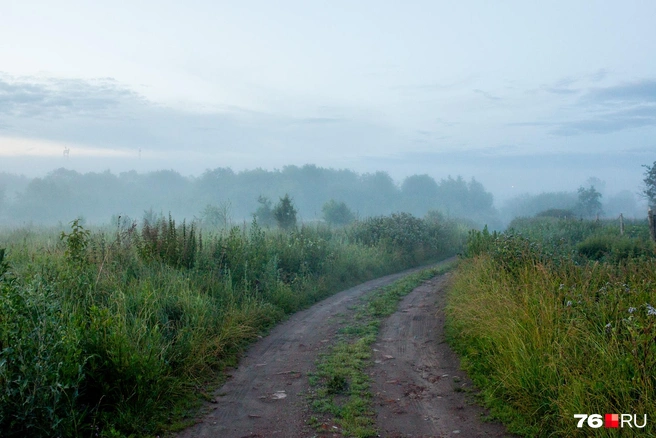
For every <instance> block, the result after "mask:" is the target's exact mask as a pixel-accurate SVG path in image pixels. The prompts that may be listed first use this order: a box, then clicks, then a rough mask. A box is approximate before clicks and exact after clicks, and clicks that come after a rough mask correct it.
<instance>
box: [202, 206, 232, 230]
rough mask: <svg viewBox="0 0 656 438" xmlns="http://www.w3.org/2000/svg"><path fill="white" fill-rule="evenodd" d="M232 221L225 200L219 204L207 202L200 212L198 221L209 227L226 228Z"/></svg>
mask: <svg viewBox="0 0 656 438" xmlns="http://www.w3.org/2000/svg"><path fill="white" fill-rule="evenodd" d="M231 221H232V218H231V217H230V203H229V202H226V203H223V204H221V205H219V206H216V205H212V204H207V205H206V206H205V208H204V209H203V211H202V212H201V213H200V222H201V223H202V224H203V225H204V226H207V227H211V228H218V227H223V228H228V225H229V224H230V222H231Z"/></svg>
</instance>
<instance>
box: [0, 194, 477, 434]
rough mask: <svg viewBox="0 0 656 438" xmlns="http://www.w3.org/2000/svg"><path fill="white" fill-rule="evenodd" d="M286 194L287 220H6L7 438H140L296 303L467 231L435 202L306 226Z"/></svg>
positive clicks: (0, 307) (447, 244) (2, 263)
mask: <svg viewBox="0 0 656 438" xmlns="http://www.w3.org/2000/svg"><path fill="white" fill-rule="evenodd" d="M286 198H287V201H289V202H287V201H283V200H284V199H285V198H282V199H281V204H280V205H283V206H286V207H284V209H283V210H280V211H276V209H275V208H271V211H272V216H273V219H272V220H278V221H279V222H280V224H279V225H280V228H279V229H263V228H262V227H261V226H260V225H259V224H258V223H257V222H256V221H253V222H252V223H251V224H250V225H243V226H240V227H230V226H228V227H227V228H216V227H204V228H200V227H199V224H198V223H196V222H192V223H187V222H176V221H175V220H174V219H173V218H172V217H170V216H169V217H168V218H166V217H161V216H159V217H157V216H155V215H153V214H152V212H149V213H148V214H146V217H145V219H144V221H143V222H142V223H141V224H139V225H137V224H136V223H134V222H132V221H130V220H126V219H120V218H118V219H117V220H116V224H115V225H114V226H112V227H106V228H104V229H94V230H90V229H87V228H86V227H85V226H84V225H83V224H82V223H81V222H80V221H79V220H76V221H74V222H72V223H71V224H70V227H69V228H68V229H65V230H63V231H62V230H53V229H36V228H33V227H26V228H18V229H13V230H5V231H3V232H2V233H1V235H0V248H2V249H0V387H1V388H3V390H2V392H0V430H1V431H2V436H6V437H19V436H20V437H23V436H31V437H58V436H59V437H65V436H100V437H121V436H135V437H138V436H152V435H154V434H156V433H160V432H161V431H164V430H174V429H176V428H180V427H183V426H184V425H185V414H187V413H188V412H190V409H191V408H193V406H194V403H195V402H197V401H198V400H199V397H203V395H204V394H206V392H205V391H206V390H207V389H206V388H207V387H208V385H209V387H210V388H211V387H212V385H216V384H217V383H218V381H217V376H220V375H221V373H218V372H217V371H219V370H221V369H222V368H224V367H225V366H226V365H231V364H234V363H236V360H237V357H238V354H239V352H240V351H242V350H243V348H244V347H245V346H246V345H247V344H248V343H249V342H251V341H252V340H254V339H255V338H257V336H258V335H259V334H262V333H263V332H265V331H266V330H268V329H269V328H270V327H272V326H273V325H274V324H276V323H277V322H279V321H281V320H282V319H284V318H285V317H286V316H287V315H289V314H291V313H293V312H295V311H297V310H299V309H301V308H304V307H307V306H309V305H311V304H313V303H315V302H317V301H318V300H321V299H322V298H324V297H326V296H328V295H330V294H332V293H335V292H337V291H339V290H341V289H343V288H345V287H348V286H350V285H353V284H357V283H358V282H362V281H365V280H368V279H371V278H374V277H377V276H381V275H384V274H387V273H391V272H397V271H400V270H403V269H405V268H408V267H411V266H417V265H421V264H424V263H428V262H431V261H435V260H439V259H442V258H445V257H448V256H450V255H453V254H455V253H456V252H457V251H460V250H461V248H462V245H463V243H464V240H465V237H466V231H465V230H466V228H465V227H463V226H461V225H459V224H458V223H455V222H453V221H449V220H446V219H444V218H443V217H442V216H441V215H439V214H437V213H433V214H430V215H427V216H426V218H424V219H418V218H415V217H414V216H412V215H409V214H394V215H391V216H379V217H374V218H370V219H366V220H363V221H355V222H353V223H352V224H350V225H348V226H346V227H344V228H329V227H327V226H324V225H311V226H309V225H297V224H296V218H295V210H294V208H293V204H292V203H291V199H290V198H289V197H286ZM262 205H263V206H265V207H266V206H268V207H272V206H271V205H269V204H267V203H266V202H264V203H262ZM337 207H339V205H337ZM223 213H225V212H224V211H221V210H216V209H214V210H212V209H210V211H208V214H214V215H215V216H217V217H216V218H215V219H216V222H215V223H214V225H220V224H221V223H224V224H227V223H228V222H227V221H224V220H223V219H225V217H223V216H225V215H223V216H222V214H223ZM278 213H280V214H278ZM293 216H294V217H293ZM222 217H223V219H222ZM292 217H293V220H292Z"/></svg>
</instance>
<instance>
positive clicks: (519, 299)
mask: <svg viewBox="0 0 656 438" xmlns="http://www.w3.org/2000/svg"><path fill="white" fill-rule="evenodd" d="M577 222H578V221H577ZM541 223H543V222H542V221H537V222H534V225H535V224H541ZM561 226H562V227H563V228H564V230H565V231H563V230H559V229H558V228H557V227H558V223H557V222H553V221H551V220H550V222H549V227H551V228H549V229H548V232H547V234H550V235H553V234H557V235H562V236H564V237H563V238H564V239H566V240H567V242H566V243H563V244H560V247H559V249H558V250H554V248H555V247H554V245H553V241H549V239H542V240H539V239H537V238H535V237H533V238H530V239H528V238H526V237H524V235H519V234H515V233H512V232H511V233H506V234H502V235H492V234H489V233H487V235H483V233H480V234H476V233H474V234H473V235H472V236H471V237H472V238H471V241H470V242H471V243H472V244H473V245H470V251H469V256H470V257H469V258H468V259H466V260H463V261H462V263H461V264H460V266H459V269H458V272H457V275H456V277H455V280H454V282H453V285H452V288H451V290H450V294H449V299H448V307H447V315H448V327H447V329H448V336H449V342H450V344H451V345H452V346H453V348H454V349H455V350H456V351H458V352H459V353H460V354H461V355H462V357H463V366H464V367H465V369H467V370H468V372H469V373H470V375H471V376H472V378H473V379H474V381H475V383H476V384H477V385H478V386H479V387H481V388H482V394H483V397H484V399H485V401H486V403H487V404H488V405H489V406H490V407H491V408H492V410H493V413H494V415H495V416H496V417H498V418H500V419H502V420H503V421H504V422H505V423H506V424H508V426H509V428H510V430H511V431H513V432H516V433H519V434H522V435H524V436H531V437H547V436H549V437H554V436H556V437H561V436H562V437H571V436H589V435H590V434H591V433H593V432H594V436H617V431H616V430H613V429H603V428H602V429H597V430H593V429H589V428H587V429H586V428H583V429H577V428H576V421H575V419H574V417H573V415H574V414H581V413H583V414H602V415H603V414H605V413H630V414H639V415H642V414H647V415H648V416H649V418H650V419H651V417H652V416H653V415H654V413H656V342H654V341H655V340H656V310H654V307H652V306H654V305H656V258H655V257H654V247H653V244H652V243H650V242H644V241H640V242H639V245H638V246H639V248H640V249H639V251H637V252H635V253H624V254H622V256H621V257H616V256H614V255H613V253H612V251H608V252H606V253H605V254H604V255H603V256H602V257H597V254H595V256H594V257H592V260H591V259H590V258H587V257H586V255H588V254H587V253H586V251H581V248H585V246H582V244H581V243H579V242H578V240H579V239H582V240H583V242H584V243H585V242H591V241H593V240H591V239H599V241H600V242H609V241H610V242H618V241H619V242H625V243H626V242H628V244H632V241H631V240H630V239H632V238H631V237H623V238H620V237H619V236H613V235H612V234H611V233H610V232H609V230H608V229H607V228H605V227H604V226H603V224H601V225H599V224H590V223H587V224H586V223H583V224H580V223H578V224H574V225H572V223H571V221H562V222H561ZM586 227H589V228H594V229H595V230H596V231H594V232H591V233H590V234H586V233H579V234H578V235H577V236H576V237H572V236H568V235H567V230H572V229H574V230H575V231H577V230H578V231H580V230H581V229H583V228H586ZM525 231H530V233H528V234H532V235H533V236H540V235H542V236H544V234H542V231H541V230H539V229H538V230H532V231H531V230H530V229H523V230H522V232H525ZM578 231H577V232H578ZM639 234H640V235H642V234H643V231H642V230H641V231H640V233H639ZM650 421H652V422H653V420H650ZM654 430H655V429H654V427H653V425H650V424H649V423H648V426H647V428H646V429H641V430H639V429H634V430H633V432H632V431H631V430H628V429H626V430H624V429H623V430H622V433H623V434H627V433H628V434H631V433H635V434H640V436H655V432H654Z"/></svg>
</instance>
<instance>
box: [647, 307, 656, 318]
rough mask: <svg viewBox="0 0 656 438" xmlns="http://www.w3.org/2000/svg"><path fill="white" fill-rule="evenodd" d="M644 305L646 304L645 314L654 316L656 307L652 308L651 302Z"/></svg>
mask: <svg viewBox="0 0 656 438" xmlns="http://www.w3.org/2000/svg"><path fill="white" fill-rule="evenodd" d="M645 306H647V315H649V316H656V309H654V308H653V307H652V305H651V304H645Z"/></svg>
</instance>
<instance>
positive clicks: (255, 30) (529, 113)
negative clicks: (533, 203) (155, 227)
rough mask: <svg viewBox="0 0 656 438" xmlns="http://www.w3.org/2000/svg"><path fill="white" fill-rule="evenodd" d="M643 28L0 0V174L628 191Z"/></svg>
mask: <svg viewBox="0 0 656 438" xmlns="http://www.w3.org/2000/svg"><path fill="white" fill-rule="evenodd" d="M655 20H656V2H653V1H626V0H624V1H614V2H610V1H601V0H595V1H571V0H567V1H560V0H559V1H550V2H543V1H540V2H538V1H535V2H529V1H460V2H454V1H383V0H376V1H352V0H349V1H338V0H331V1H318V0H305V1H276V2H274V1H209V0H208V1H200V0H187V1H185V2H171V1H163V0H158V1H139V0H133V1H114V2H90V1H68V0H61V1H58V2H53V1H50V0H47V1H35V0H22V1H14V0H0V171H14V172H22V173H26V174H28V175H38V174H43V173H45V172H47V171H49V170H52V169H54V168H57V167H61V166H66V167H69V168H74V169H76V170H79V171H88V170H105V169H110V170H112V171H114V172H120V171H124V170H127V169H132V168H135V169H138V170H152V169H158V168H173V169H176V170H178V171H180V172H181V173H183V174H186V175H189V174H194V175H198V174H200V173H202V172H203V171H204V170H205V169H207V168H215V167H232V168H233V169H234V170H241V169H250V168H255V167H263V168H267V169H274V168H280V167H282V166H284V165H286V164H296V165H302V164H306V163H314V164H317V165H319V166H324V167H335V168H344V167H347V168H351V169H354V170H356V171H360V172H366V171H374V170H385V171H388V172H389V173H390V174H391V175H392V176H393V177H394V178H395V179H397V180H401V179H402V178H403V177H404V176H406V175H409V174H414V173H428V174H429V175H431V176H433V177H435V178H436V179H440V178H443V177H446V176H447V175H449V174H450V175H453V176H455V175H462V176H464V177H466V178H470V177H472V176H474V177H476V178H477V179H478V180H480V181H481V182H483V183H484V185H485V186H486V188H488V189H490V190H492V191H493V192H494V193H495V195H497V197H500V198H503V197H508V196H512V194H514V193H522V192H526V191H530V192H540V191H545V190H575V189H576V188H577V187H578V186H579V185H581V184H583V183H584V182H585V181H586V180H587V179H588V177H591V176H595V177H598V178H601V179H602V180H605V181H606V183H607V184H606V188H607V189H609V190H611V191H613V192H615V191H619V190H622V189H628V190H631V191H633V192H637V191H639V190H640V183H641V179H642V173H643V169H642V168H641V167H640V165H641V164H651V163H652V162H654V161H656V135H655V134H656V56H654V54H655V53H656V25H654V22H655ZM65 148H68V149H69V150H70V153H69V156H68V158H66V157H64V154H63V151H64V149H65Z"/></svg>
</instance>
